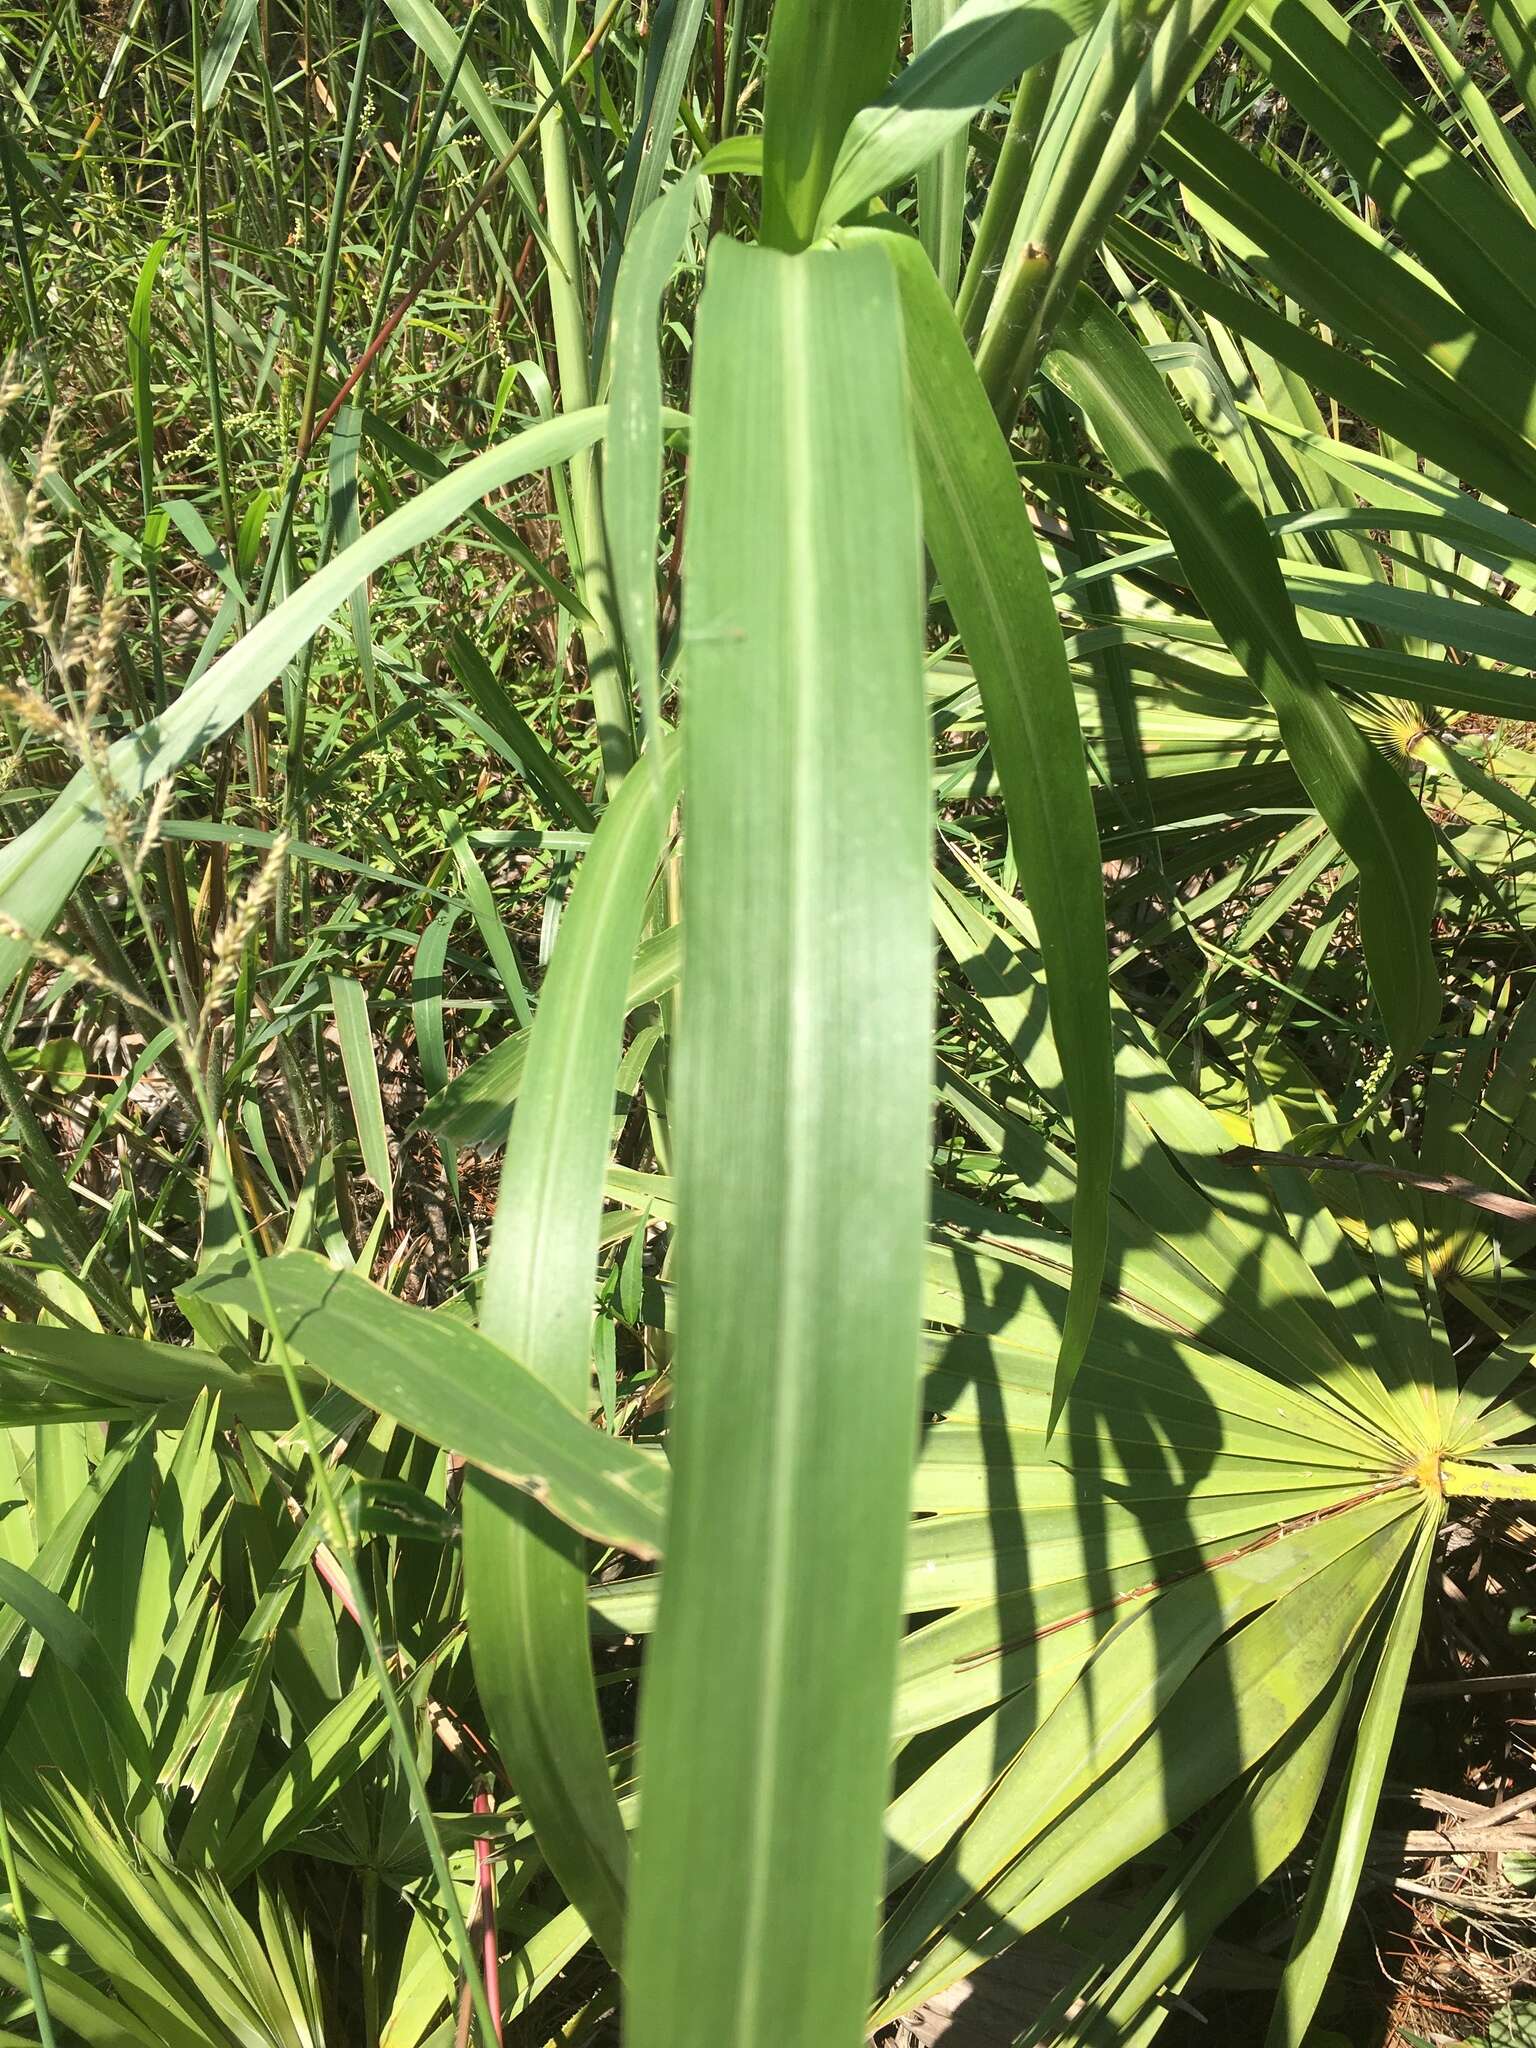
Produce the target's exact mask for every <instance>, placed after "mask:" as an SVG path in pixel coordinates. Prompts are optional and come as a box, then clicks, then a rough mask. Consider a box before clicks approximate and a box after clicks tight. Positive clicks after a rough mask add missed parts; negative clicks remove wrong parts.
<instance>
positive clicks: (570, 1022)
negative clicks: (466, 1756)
mask: <svg viewBox="0 0 1536 2048" xmlns="http://www.w3.org/2000/svg"><path fill="white" fill-rule="evenodd" d="M653 744H654V745H655V746H656V747H657V750H658V753H659V756H660V758H659V760H658V762H657V765H656V771H655V779H654V780H653V777H652V776H651V775H650V774H648V773H646V772H644V771H643V769H642V772H640V773H638V774H635V775H632V776H630V777H628V778H627V779H626V781H625V782H624V784H623V785H622V786H621V788H620V790H619V793H618V795H617V796H616V797H615V798H614V800H613V802H612V803H611V804H610V805H609V807H608V809H607V811H606V812H605V813H604V814H603V818H602V822H601V823H600V824H599V826H598V828H597V831H596V832H595V833H594V835H593V838H592V844H591V846H590V848H589V849H588V852H587V856H586V859H585V860H584V862H583V863H582V867H581V871H580V873H579V874H578V876H577V878H576V883H575V886H574V888H573V889H572V891H571V900H570V902H569V904H568V905H567V907H566V911H565V914H564V916H563V917H562V919H561V922H560V936H559V939H558V940H557V942H556V945H555V950H554V955H553V958H552V959H551V961H550V967H549V972H548V974H547V975H546V977H545V981H544V988H543V991H542V994H541V996H540V1000H539V1014H538V1020H537V1022H536V1023H535V1025H534V1027H533V1031H532V1033H531V1034H530V1037H529V1040H528V1054H527V1065H526V1068H525V1070H524V1073H523V1080H522V1089H521V1093H520V1095H519V1099H518V1110H517V1117H516V1120H515V1122H514V1125H513V1130H512V1137H511V1140H510V1142H509V1144H508V1147H507V1156H506V1160H505V1163H504V1165H503V1169H502V1177H501V1191H500V1194H499V1195H498V1197H497V1203H496V1224H495V1230H494V1232H493V1235H492V1238H491V1252H490V1258H489V1260H488V1262H487V1266H486V1275H485V1291H484V1294H483V1296H482V1298H481V1304H480V1328H481V1330H482V1332H483V1333H484V1335H485V1336H487V1337H489V1338H490V1339H492V1340H493V1341H494V1342H495V1343H497V1344H500V1345H502V1346H503V1347H505V1349H506V1350H507V1351H508V1352H509V1353H510V1354H511V1355H512V1356H514V1357H516V1358H518V1359H520V1360H522V1361H523V1365H524V1367H525V1368H526V1370H527V1371H528V1372H530V1373H532V1374H533V1375H535V1376H536V1377H537V1378H538V1379H539V1380H540V1381H541V1382H542V1383H543V1384H544V1385H545V1386H546V1387H547V1388H548V1389H549V1390H550V1393H551V1396H552V1398H553V1399H554V1400H555V1401H557V1402H558V1403H560V1404H562V1405H563V1406H564V1408H565V1409H566V1411H567V1412H568V1413H569V1414H570V1415H571V1416H572V1417H573V1418H574V1417H576V1416H583V1417H584V1416H585V1415H586V1414H587V1412H588V1408H589V1389H590V1386H591V1364H592V1321H593V1305H594V1289H595V1284H596V1267H597V1247H598V1236H599V1231H600V1229H601V1222H602V1209H603V1180H604V1174H605V1172H606V1169H607V1165H608V1145H609V1127H610V1123H611V1119H612V1115H613V1088H614V1072H615V1069H616V1067H617V1065H618V1060H619V1046H620V1039H621V1037H622V1033H623V1024H624V1016H625V998H626V993H627V990H628V985H629V978H630V972H631V967H632V963H633V960H634V953H635V946H636V942H637V941H638V939H639V936H640V928H641V923H642V920H643V917H644V913H645V904H646V898H647V896H648V895H649V893H650V887H651V881H652V878H653V876H654V874H655V871H656V864H657V861H658V860H659V859H660V856H661V852H662V846H663V842H664V836H665V832H666V826H667V819H668V814H669V812H670V809H671V804H672V802H673V800H674V797H675V790H676V761H675V749H674V747H673V745H672V743H671V740H670V736H668V735H665V734H663V735H660V736H658V740H657V741H656V742H654V743H653ZM658 795H660V796H661V797H662V799H663V801H662V802H661V803H660V804H658V803H657V801H656V798H657V796H658ZM499 1377H502V1378H505V1377H506V1374H505V1373H503V1374H501V1375H500V1376H499ZM494 1386H495V1382H494V1381H493V1382H492V1387H491V1389H489V1390H488V1391H491V1392H492V1393H494ZM578 1426H580V1425H578ZM588 1434H589V1435H590V1436H591V1439H592V1441H593V1442H594V1443H604V1444H610V1443H612V1442H613V1441H614V1440H613V1439H612V1438H609V1437H607V1436H604V1435H601V1434H599V1433H598V1432H597V1431H595V1430H594V1431H590V1432H588ZM631 1455H632V1454H631ZM464 1577H465V1600H466V1605H467V1607H468V1613H469V1637H470V1648H471V1650H472V1652H473V1655H474V1660H475V1675H476V1678H477V1680H478V1682H479V1687H480V1694H481V1697H482V1699H483V1700H484V1702H485V1705H486V1709H487V1711H488V1713H489V1715H490V1720H491V1728H492V1732H493V1733H494V1735H495V1738H496V1745H497V1748H498V1750H499V1751H500V1753H501V1756H502V1759H503V1761H504V1763H505V1764H506V1767H507V1771H508V1774H509V1775H510V1777H511V1779H512V1782H513V1784H514V1786H515V1787H516V1789H517V1794H518V1797H519V1799H520V1800H521V1801H522V1803H523V1806H524V1808H525V1810H526V1812H527V1814H528V1817H529V1819H530V1820H531V1821H532V1823H533V1827H534V1832H535V1834H536V1835H537V1836H538V1840H539V1846H540V1848H541V1849H542V1850H543V1852H544V1855H545V1857H546V1859H547V1860H548V1863H549V1867H550V1869H551V1870H552V1871H553V1872H554V1873H555V1876H556V1877H557V1878H558V1879H559V1881H560V1883H561V1885H562V1886H563V1888H564V1890H565V1892H566V1895H567V1897H568V1898H569V1899H570V1901H571V1903H572V1904H573V1905H574V1906H575V1907H577V1909H578V1910H579V1911H580V1912H581V1914H582V1916H583V1917H584V1918H585V1920H586V1922H587V1924H588V1926H589V1927H590V1928H591V1929H592V1932H593V1934H594V1935H595V1936H596V1937H597V1939H598V1941H599V1943H600V1944H601V1945H602V1947H603V1949H604V1950H605V1951H606V1953H607V1954H608V1956H609V1957H610V1958H611V1959H615V1960H616V1959H617V1957H618V1954H619V1950H620V1943H621V1930H622V1925H623V1913H624V1890H625V1865H626V1860H627V1845H626V1842H625V1838H624V1829H623V1824H622V1822H621V1821H620V1818H619V1810H618V1805H617V1802H616V1801H615V1799H614V1795H613V1789H612V1785H611V1783H610V1780H609V1772H608V1762H607V1748H606V1745H605V1743H604V1741H603V1732H602V1726H601V1723H600V1721H599V1719H598V1712H597V1696H596V1691H595V1688H594V1684H593V1677H592V1665H591V1656H590V1652H589V1649H588V1640H587V1611H586V1555H585V1550H584V1547H583V1545H582V1544H581V1543H580V1542H579V1541H576V1540H574V1539H573V1538H572V1536H571V1534H570V1532H569V1530H568V1529H567V1528H566V1527H565V1526H564V1525H563V1524H561V1523H559V1522H556V1521H555V1520H554V1519H553V1518H552V1517H551V1516H550V1515H549V1514H547V1513H545V1512H543V1511H542V1510H541V1509H540V1508H539V1507H538V1506H537V1505H535V1504H534V1503H532V1502H529V1501H527V1500H524V1499H521V1498H519V1497H518V1496H517V1495H516V1494H515V1493H513V1492H511V1491H510V1490H509V1489H507V1488H505V1487H502V1486H498V1485H496V1484H495V1483H494V1482H493V1481H491V1480H489V1479H487V1478H485V1477H484V1476H478V1475H477V1476H476V1477H475V1478H474V1479H472V1481H471V1483H470V1485H469V1487H468V1489H467V1490H466V1493H465V1499H464Z"/></svg>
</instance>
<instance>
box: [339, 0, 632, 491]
mask: <svg viewBox="0 0 1536 2048" xmlns="http://www.w3.org/2000/svg"><path fill="white" fill-rule="evenodd" d="M623 5H624V0H608V5H607V6H606V7H605V8H604V9H603V12H602V13H601V14H600V15H599V16H598V19H597V21H596V23H595V24H594V26H593V29H592V33H591V35H589V36H588V37H587V40H586V41H585V42H584V43H583V44H582V46H581V48H580V50H578V51H577V53H576V55H575V57H574V58H573V59H572V60H571V62H570V64H569V65H567V67H566V69H565V71H564V72H563V74H562V75H561V78H560V81H559V83H558V84H557V85H552V86H551V87H550V89H549V91H548V92H547V93H546V94H545V95H544V97H543V99H542V100H541V101H540V102H539V104H538V106H536V107H535V108H534V110H533V112H532V114H531V115H530V116H529V118H528V120H527V122H526V123H525V124H524V126H523V128H522V129H521V130H520V132H519V133H518V135H517V137H516V139H515V140H514V141H513V144H512V147H511V148H510V149H509V150H508V151H507V153H506V155H505V156H504V157H502V158H501V159H500V160H499V161H498V162H497V163H496V164H495V165H494V166H493V167H492V168H491V170H490V171H488V172H487V173H486V176H485V180H484V182H483V183H482V184H481V187H480V190H479V191H478V192H477V193H476V194H475V196H474V198H473V199H471V201H470V202H469V204H468V206H466V207H465V208H464V209H463V211H462V212H461V213H459V214H458V215H457V216H456V218H455V219H453V220H451V221H450V222H449V223H448V225H447V227H446V228H444V230H443V232H442V233H441V234H440V235H439V236H438V238H437V240H436V241H435V242H434V243H433V245H432V248H431V250H430V251H429V252H428V254H427V256H426V259H425V260H424V262H423V263H422V265H421V268H420V269H419V270H418V271H417V273H416V276H415V279H414V281H413V282H412V284H411V285H410V286H409V288H408V289H407V290H406V291H405V292H404V294H403V295H402V296H401V297H400V298H399V299H397V300H396V302H395V304H394V305H393V306H392V307H391V308H390V311H389V313H388V315H387V316H386V318H385V320H384V321H383V323H382V325H381V326H380V328H379V331H378V333H377V334H376V335H375V336H374V337H373V339H372V341H370V342H369V344H368V346H367V347H366V348H365V349H364V350H363V352H362V354H361V355H360V356H359V357H358V359H357V361H356V362H355V363H354V364H353V366H352V368H351V370H350V371H349V372H348V373H347V377H346V379H345V381H344V382H343V384H342V385H341V387H340V389H339V390H338V391H337V393H336V396H335V397H334V398H333V399H332V400H331V402H330V404H329V405H328V406H327V407H326V409H325V411H324V412H323V413H322V414H321V415H320V419H319V421H318V423H317V424H316V425H315V426H314V427H313V428H312V429H311V430H310V432H309V434H308V435H307V436H306V437H305V438H304V440H303V443H302V445H301V447H300V449H299V459H300V460H301V461H302V460H303V458H304V457H305V456H306V455H307V454H308V453H309V451H310V449H311V448H313V447H314V445H315V443H316V442H317V441H318V440H319V438H320V436H321V435H322V434H323V433H324V432H325V430H326V428H327V427H328V426H330V424H331V422H332V421H333V420H334V419H335V417H336V415H337V413H339V412H340V411H341V408H342V407H343V406H344V405H345V404H346V402H347V400H348V399H349V398H350V397H351V396H352V393H353V392H354V391H355V390H356V389H357V387H358V385H359V384H360V383H361V382H362V380H363V378H364V377H366V376H367V374H368V371H369V369H370V368H371V367H372V365H373V364H374V362H375V361H376V360H377V359H378V355H379V352H380V350H381V349H383V348H384V347H385V345H386V344H387V343H388V341H389V338H390V336H391V335H392V334H393V333H394V332H395V329H396V328H397V327H398V326H399V325H400V322H401V321H402V320H403V319H404V318H405V316H406V314H407V313H409V312H410V310H411V308H412V306H414V305H415V303H416V301H417V300H418V299H419V298H420V297H421V295H422V293H423V292H424V291H425V290H426V288H427V286H428V285H429V284H430V283H431V281H432V278H433V275H434V273H435V272H436V270H437V267H438V265H439V264H440V263H441V262H442V260H443V258H444V257H445V256H446V255H447V254H448V251H449V250H450V249H452V248H453V247H454V246H455V245H456V244H457V243H458V242H460V241H462V240H463V237H464V231H465V229H466V228H468V227H469V226H470V224H471V223H472V222H473V220H474V218H475V216H476V215H477V214H478V213H480V212H481V211H482V209H483V208H484V207H485V205H486V204H487V202H488V201H489V200H491V199H493V198H494V197H495V195H496V194H497V193H498V192H499V191H500V190H501V187H502V185H503V184H504V183H505V182H506V177H507V173H508V172H509V171H510V170H511V168H512V166H513V165H514V164H515V163H516V162H517V160H518V158H519V157H520V156H521V155H522V153H523V151H524V150H525V149H526V148H527V147H528V145H529V143H531V142H532V141H533V139H534V137H535V136H536V135H537V134H538V132H539V130H540V128H542V127H543V125H544V117H545V115H546V114H548V112H549V110H550V108H551V107H552V106H553V105H554V104H555V102H556V100H557V99H558V98H559V97H560V95H561V93H562V92H564V90H565V88H566V87H567V86H568V85H569V84H570V83H571V81H572V79H574V78H575V76H576V74H577V73H578V72H579V71H580V69H581V67H582V65H583V64H585V63H586V61H587V59H588V58H589V57H590V56H591V55H592V54H593V52H594V51H595V50H596V48H597V46H598V44H599V43H600V42H601V41H602V39H603V37H604V36H605V35H607V33H608V31H609V29H610V28H612V26H613V24H614V22H615V21H616V20H617V18H618V14H619V9H620V8H621V7H622V6H623Z"/></svg>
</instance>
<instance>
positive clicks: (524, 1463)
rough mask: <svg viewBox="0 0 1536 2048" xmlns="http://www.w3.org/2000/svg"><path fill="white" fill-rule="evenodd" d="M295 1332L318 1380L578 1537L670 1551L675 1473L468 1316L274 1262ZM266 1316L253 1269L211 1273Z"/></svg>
mask: <svg viewBox="0 0 1536 2048" xmlns="http://www.w3.org/2000/svg"><path fill="white" fill-rule="evenodd" d="M262 1277H263V1279H264V1280H265V1282H266V1287H267V1294H268V1297H269V1298H270V1300H271V1303H272V1306H273V1307H274V1308H275V1309H276V1311H277V1314H278V1317H279V1319H280V1321H281V1324H282V1328H283V1332H284V1334H285V1336H286V1337H287V1339H288V1341H289V1343H290V1344H291V1345H292V1347H293V1349H294V1350H295V1351H297V1352H298V1354H299V1355H300V1357H302V1358H307V1359H308V1360H309V1362H310V1363H311V1365H313V1366H314V1367H315V1368H316V1370H317V1371H319V1372H321V1373H324V1375H325V1376H326V1378H327V1379H332V1380H334V1381H335V1382H336V1384H337V1386H339V1387H345V1389H346V1390H347V1392H348V1393H349V1394H354V1395H355V1396H356V1397H357V1399H358V1400H359V1401H366V1402H367V1403H368V1406H369V1407H370V1408H376V1409H377V1410H378V1411H379V1413H380V1414H381V1415H391V1416H393V1417H394V1419H395V1420H396V1421H397V1422H403V1423H404V1424H405V1426H406V1428H407V1429H410V1430H414V1431H415V1433H416V1434H417V1435H418V1436H420V1437H424V1438H425V1439H426V1441H427V1442H428V1443H434V1444H441V1445H442V1446H443V1448H444V1449H445V1450H449V1451H456V1452H457V1453H458V1454H459V1456H460V1457H462V1458H467V1459H468V1460H469V1462H470V1463H471V1464H473V1465H475V1466H477V1467H478V1468H479V1469H481V1470H483V1471H485V1472H489V1473H491V1474H492V1475H493V1476H494V1477H496V1478H498V1479H501V1480H504V1481H505V1482H506V1484H507V1485H509V1486H516V1487H521V1488H523V1489H524V1490H525V1491H526V1492H528V1493H530V1494H532V1495H534V1496H535V1497H536V1498H537V1499H539V1500H541V1501H543V1502H544V1503H545V1504H546V1505H547V1506H548V1507H549V1509H550V1512H551V1513H553V1514H556V1515H558V1516H559V1517H560V1518H561V1519H562V1520H563V1521H565V1522H566V1523H568V1524H569V1526H570V1527H571V1528H573V1529H579V1530H580V1531H581V1532H582V1533H583V1534H584V1535H587V1536H591V1537H594V1538H595V1539H596V1540H597V1541H598V1542H601V1543H613V1544H617V1545H618V1546H619V1547H620V1548H621V1549H623V1550H628V1551H632V1552H633V1553H634V1555H635V1556H637V1557H655V1556H659V1554H660V1551H661V1530H662V1514H661V1510H662V1502H663V1499H664V1498H665V1493H666V1480H667V1472H666V1467H665V1465H662V1464H660V1463H658V1462H657V1461H656V1460H654V1459H652V1458H648V1457H645V1456H644V1455H643V1454H642V1453H641V1452H639V1451H637V1450H635V1448H634V1447H633V1445H631V1444H628V1443H625V1442H624V1441H623V1440H622V1439H621V1438H617V1437H609V1436H605V1435H604V1434H602V1433H601V1432H600V1431H598V1430H594V1429H588V1428H587V1427H586V1425H585V1424H584V1423H583V1422H582V1421H580V1419H579V1418H577V1417H575V1416H573V1415H572V1414H571V1411H570V1409H569V1408H568V1407H567V1405H566V1404H565V1402H563V1401H562V1400H560V1399H559V1398H558V1397H557V1396H556V1395H555V1394H554V1393H552V1392H551V1390H550V1389H549V1388H548V1387H547V1386H546V1385H545V1384H544V1382H543V1381H542V1380H540V1379H538V1378H537V1377H536V1376H535V1375H534V1374H533V1373H531V1372H529V1371H528V1370H527V1368H526V1367H525V1366H523V1365H521V1364H519V1363H518V1361H517V1360H516V1359H514V1358H510V1357H508V1355H507V1354H506V1353H505V1352H504V1351H502V1350H500V1349H499V1347H498V1346H496V1345H494V1344H492V1343H491V1342H490V1341H489V1340H488V1339H487V1338H486V1337H484V1336H482V1335H480V1334H479V1333H478V1332H477V1331H475V1330H472V1329H470V1328H468V1327H467V1326H466V1325H465V1324H463V1323H461V1322H460V1321H458V1320H457V1318H455V1317H450V1316H444V1315H441V1314H436V1313H432V1312H430V1311H428V1310H426V1309H419V1308H412V1307H410V1306H409V1304H408V1303H406V1302H403V1301H396V1300H395V1299H394V1297H393V1296H392V1295H388V1294H386V1293H385V1292H384V1291H383V1289H382V1288H379V1287H375V1286H374V1285H373V1284H372V1283H371V1282H370V1281H367V1280H364V1279H363V1278H362V1277H361V1275H360V1274H357V1273H346V1272H342V1271H340V1270H339V1269H338V1268H336V1267H335V1266H331V1265H328V1264H327V1263H326V1261H325V1260H324V1259H322V1258H320V1257H318V1256H317V1255H316V1254H315V1253H314V1252H284V1253H283V1254H282V1256H281V1257H279V1258H276V1259H268V1260H266V1261H265V1262H264V1263H263V1266H262ZM195 1291H196V1292H197V1293H198V1294H199V1295H202V1296H205V1297H206V1298H207V1299H208V1300H210V1301H214V1302H221V1303H228V1304H230V1305H231V1306H233V1307H235V1308H239V1309H243V1310H244V1312H245V1313H246V1314H247V1315H253V1316H257V1317H258V1318H259V1317H260V1316H261V1315H262V1313H263V1302H262V1295H261V1291H260V1289H259V1288H258V1287H257V1286H256V1284H255V1282H254V1281H253V1280H252V1278H251V1277H250V1275H249V1273H245V1272H231V1273H219V1274H214V1275H210V1276H205V1277H204V1278H203V1279H200V1280H199V1281H198V1282H197V1285H196V1290H195Z"/></svg>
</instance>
